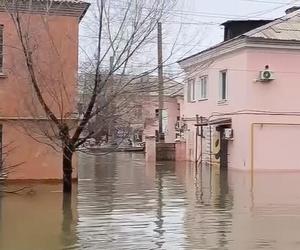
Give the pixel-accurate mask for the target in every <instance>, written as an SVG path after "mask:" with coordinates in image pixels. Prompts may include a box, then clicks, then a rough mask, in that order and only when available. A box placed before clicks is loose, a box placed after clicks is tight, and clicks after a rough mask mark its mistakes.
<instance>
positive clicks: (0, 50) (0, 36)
mask: <svg viewBox="0 0 300 250" xmlns="http://www.w3.org/2000/svg"><path fill="white" fill-rule="evenodd" d="M0 73H3V25H0Z"/></svg>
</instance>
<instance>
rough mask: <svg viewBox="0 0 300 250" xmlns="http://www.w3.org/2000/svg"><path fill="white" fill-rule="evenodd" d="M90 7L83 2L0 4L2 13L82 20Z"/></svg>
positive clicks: (56, 0)
mask: <svg viewBox="0 0 300 250" xmlns="http://www.w3.org/2000/svg"><path fill="white" fill-rule="evenodd" d="M89 6H90V3H88V2H85V1H82V0H27V1H26V0H25V1H17V2H15V1H13V0H7V1H1V2H0V12H7V11H8V10H9V11H16V10H17V11H20V12H25V13H31V14H45V13H47V14H51V15H61V16H74V17H78V18H79V20H81V19H82V17H83V16H84V15H85V13H86V11H87V10H88V8H89Z"/></svg>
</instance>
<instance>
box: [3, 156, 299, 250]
mask: <svg viewBox="0 0 300 250" xmlns="http://www.w3.org/2000/svg"><path fill="white" fill-rule="evenodd" d="M79 176H80V181H79V183H78V188H77V187H74V193H73V196H72V198H71V199H69V198H68V197H65V198H64V197H63V195H62V193H61V192H60V190H61V186H59V185H35V186H34V187H33V190H32V191H31V192H27V193H25V194H22V195H5V196H4V197H2V198H0V249H1V250H2V249H3V250H19V249H21V250H44V249H45V250H56V249H105V250H106V249H205V250H206V249H233V250H241V249H278V250H282V249H284V250H289V249H300V238H299V233H300V174H299V173H259V174H256V175H255V176H254V177H253V182H252V181H251V176H250V174H249V173H243V172H234V171H229V172H228V173H227V172H218V171H210V170H209V169H208V168H203V169H202V170H201V169H199V170H198V171H195V170H194V168H193V167H192V166H189V165H186V166H185V164H182V163H171V162H165V163H159V164H157V165H156V166H154V165H151V164H150V165H145V162H144V155H143V154H130V153H127V154H126V153H118V154H112V155H106V156H87V155H85V156H82V159H81V168H80V171H79ZM76 189H77V190H76Z"/></svg>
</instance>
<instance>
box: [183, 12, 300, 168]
mask: <svg viewBox="0 0 300 250" xmlns="http://www.w3.org/2000/svg"><path fill="white" fill-rule="evenodd" d="M223 25H224V26H225V35H224V41H223V42H221V43H220V44H217V45H216V46H213V47H211V48H209V49H207V50H204V51H202V52H200V53H198V54H195V55H192V56H190V57H187V58H185V59H183V60H181V61H179V64H180V66H181V67H182V68H183V69H184V70H185V72H186V73H187V81H186V84H185V103H184V107H183V116H184V120H185V122H186V125H187V132H186V134H187V135H186V140H187V142H186V157H187V160H191V161H196V160H197V162H198V163H202V164H204V165H205V164H208V165H214V163H216V164H220V165H221V166H222V167H229V168H232V169H239V170H300V160H299V159H298V158H297V157H296V156H297V155H298V152H299V148H300V67H299V64H300V10H299V8H297V7H293V8H291V9H288V10H287V11H286V15H285V16H283V17H281V18H278V19H275V20H240V21H237V20H235V21H228V22H226V23H224V24H223ZM196 115H198V116H199V117H198V119H196Z"/></svg>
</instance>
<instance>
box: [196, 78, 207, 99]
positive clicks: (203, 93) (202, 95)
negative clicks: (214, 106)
mask: <svg viewBox="0 0 300 250" xmlns="http://www.w3.org/2000/svg"><path fill="white" fill-rule="evenodd" d="M207 83H208V76H207V75H203V76H201V77H200V78H199V92H198V93H199V96H198V100H199V101H203V100H207V98H208V92H207V90H208V85H207Z"/></svg>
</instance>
